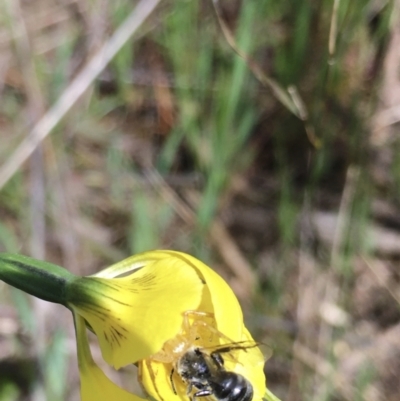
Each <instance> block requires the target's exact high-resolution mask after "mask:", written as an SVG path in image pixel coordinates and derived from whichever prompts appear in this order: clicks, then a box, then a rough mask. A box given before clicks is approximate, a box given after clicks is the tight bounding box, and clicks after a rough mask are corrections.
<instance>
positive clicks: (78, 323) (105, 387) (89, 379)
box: [75, 315, 144, 401]
mask: <svg viewBox="0 0 400 401" xmlns="http://www.w3.org/2000/svg"><path fill="white" fill-rule="evenodd" d="M75 328H76V338H77V346H78V362H79V372H80V376H81V401H110V400H118V401H144V399H143V398H140V397H139V396H137V395H134V394H131V393H129V392H128V391H125V390H124V389H122V388H120V387H118V386H117V385H116V384H115V383H113V382H112V381H111V380H110V379H109V378H108V377H107V376H106V375H105V374H104V372H103V371H102V370H101V369H100V368H99V367H98V366H97V365H96V363H95V362H94V361H93V358H92V355H91V353H90V348H89V343H88V339H87V335H86V325H85V321H84V320H83V318H82V317H80V316H78V315H75Z"/></svg>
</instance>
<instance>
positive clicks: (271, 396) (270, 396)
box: [264, 389, 281, 401]
mask: <svg viewBox="0 0 400 401" xmlns="http://www.w3.org/2000/svg"><path fill="white" fill-rule="evenodd" d="M264 400H267V401H281V400H280V399H279V398H278V397H277V396H276V395H274V394H273V393H271V391H269V390H268V389H266V390H265V395H264Z"/></svg>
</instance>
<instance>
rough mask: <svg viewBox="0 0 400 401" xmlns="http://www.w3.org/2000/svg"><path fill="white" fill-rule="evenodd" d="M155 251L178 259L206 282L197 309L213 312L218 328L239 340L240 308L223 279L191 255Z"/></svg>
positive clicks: (240, 333) (240, 327)
mask: <svg viewBox="0 0 400 401" xmlns="http://www.w3.org/2000/svg"><path fill="white" fill-rule="evenodd" d="M156 252H157V253H160V254H161V253H163V254H168V255H170V256H171V257H175V258H177V259H180V260H182V261H183V262H184V263H186V264H187V265H188V266H190V267H192V268H193V269H195V270H196V271H197V272H198V274H199V275H200V276H201V278H202V279H203V280H204V281H205V283H206V288H205V291H204V294H203V299H202V304H201V306H200V307H199V310H202V311H204V312H212V313H214V316H215V322H216V326H217V328H218V330H219V331H220V332H221V333H223V334H225V335H226V336H227V337H229V338H230V339H231V340H233V341H240V340H241V338H242V327H243V314H242V309H241V307H240V305H239V302H238V300H237V298H236V295H235V294H234V293H233V291H232V289H231V288H230V287H229V285H228V284H227V283H226V282H225V280H224V279H223V278H222V277H221V276H219V275H218V274H217V273H215V271H214V270H212V269H211V268H209V267H208V266H207V265H205V264H204V263H203V262H201V261H200V260H198V259H196V258H194V257H193V256H190V255H188V254H185V253H182V252H176V251H156Z"/></svg>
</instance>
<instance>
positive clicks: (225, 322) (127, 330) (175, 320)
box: [66, 251, 265, 401]
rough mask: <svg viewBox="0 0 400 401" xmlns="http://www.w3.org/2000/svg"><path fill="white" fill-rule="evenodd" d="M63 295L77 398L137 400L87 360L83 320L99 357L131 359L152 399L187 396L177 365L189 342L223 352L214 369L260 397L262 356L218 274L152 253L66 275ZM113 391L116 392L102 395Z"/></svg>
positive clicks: (115, 361) (121, 362)
mask: <svg viewBox="0 0 400 401" xmlns="http://www.w3.org/2000/svg"><path fill="white" fill-rule="evenodd" d="M66 300H67V305H68V306H69V307H70V308H71V309H72V310H73V312H74V315H75V320H76V326H77V338H78V348H79V349H80V351H79V353H78V354H79V361H80V369H81V379H82V401H103V400H104V401H105V400H109V399H110V398H114V399H118V400H123V401H134V400H140V398H139V397H137V396H135V395H132V394H129V393H127V392H125V391H124V390H122V389H120V388H118V387H117V386H116V385H115V384H113V383H112V382H110V381H109V379H108V378H107V377H106V376H105V375H104V374H103V373H102V372H101V370H100V369H99V368H98V367H97V366H96V365H95V364H94V362H93V360H92V358H91V355H90V351H89V348H88V345H87V338H86V333H85V330H84V327H83V324H82V320H83V319H84V321H85V322H86V324H87V325H88V326H89V327H90V328H91V330H92V331H93V332H94V333H95V334H96V335H97V337H98V339H99V345H100V348H101V351H102V355H103V358H104V359H105V361H106V362H107V363H109V364H110V365H112V366H114V367H115V368H117V369H119V368H120V367H123V366H126V365H128V364H137V366H138V368H139V374H140V379H141V382H142V385H143V387H144V389H145V391H146V392H147V393H148V394H149V395H150V396H152V397H153V398H154V399H156V400H159V401H173V400H188V395H187V390H188V386H189V385H190V383H189V381H188V380H187V379H186V380H183V379H182V377H181V376H180V375H179V372H177V367H178V361H179V360H180V358H181V357H182V356H183V355H184V354H185V353H186V352H187V351H189V350H191V349H194V348H196V349H199V350H201V352H202V353H203V354H204V355H207V356H208V358H210V355H212V353H213V351H214V352H215V353H217V354H218V355H219V356H220V357H222V358H223V360H224V365H223V367H220V369H225V370H226V371H230V372H234V373H237V374H239V375H241V376H243V377H244V378H245V379H246V380H247V381H248V382H249V383H251V386H252V388H253V391H254V396H253V400H254V401H256V400H261V399H262V397H263V395H264V392H265V377H264V374H263V364H264V358H263V355H262V354H261V352H260V350H259V348H258V347H257V346H255V343H254V340H253V339H252V337H251V335H250V334H249V332H248V331H247V330H246V328H245V327H244V324H243V316H242V311H241V308H240V305H239V303H238V301H237V299H236V297H235V295H234V294H233V292H232V290H231V289H230V287H229V286H228V285H227V284H226V282H225V281H224V280H223V279H222V278H221V277H220V276H219V275H218V274H216V273H215V272H214V271H213V270H211V269H210V268H209V267H207V266H206V265H205V264H203V263H202V262H200V261H199V260H197V259H195V258H193V257H191V256H189V255H186V254H183V253H180V252H174V251H151V252H146V253H142V254H139V255H135V256H132V257H130V258H128V259H126V260H124V261H122V262H120V263H117V264H116V265H113V266H111V267H109V268H108V269H106V270H103V271H102V272H100V273H98V274H96V275H95V276H91V277H82V278H78V279H76V280H73V281H72V282H71V283H69V285H68V287H67V293H66ZM235 344H236V345H235ZM221 347H222V348H223V349H222V350H221V352H219V349H221ZM82 350H83V351H82ZM96 382H98V389H100V390H98V391H97V395H96V397H93V396H91V395H90V394H91V393H90V388H93V387H94V386H96ZM115 388H117V389H118V390H116V389H115ZM114 391H122V393H121V395H120V394H118V395H117V396H116V395H114V396H112V397H111V395H106V394H115V393H114ZM195 392H196V388H194V389H193V390H192V393H191V394H192V395H193V393H195Z"/></svg>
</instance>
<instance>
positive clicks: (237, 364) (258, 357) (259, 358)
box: [225, 327, 266, 401]
mask: <svg viewBox="0 0 400 401" xmlns="http://www.w3.org/2000/svg"><path fill="white" fill-rule="evenodd" d="M242 342H243V344H255V342H254V340H253V338H252V336H251V334H250V333H249V331H248V330H247V329H246V327H243V335H242ZM234 357H235V359H229V358H225V367H226V369H227V370H231V371H233V372H236V373H238V374H240V375H242V376H244V377H245V378H246V379H247V380H248V381H249V382H250V383H251V385H252V386H253V391H254V395H253V401H261V400H262V398H263V396H264V393H265V389H266V381H265V375H264V363H265V357H264V355H263V354H262V352H261V350H260V348H259V347H257V346H256V347H249V348H247V349H245V350H240V351H238V352H237V353H235V354H234Z"/></svg>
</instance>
